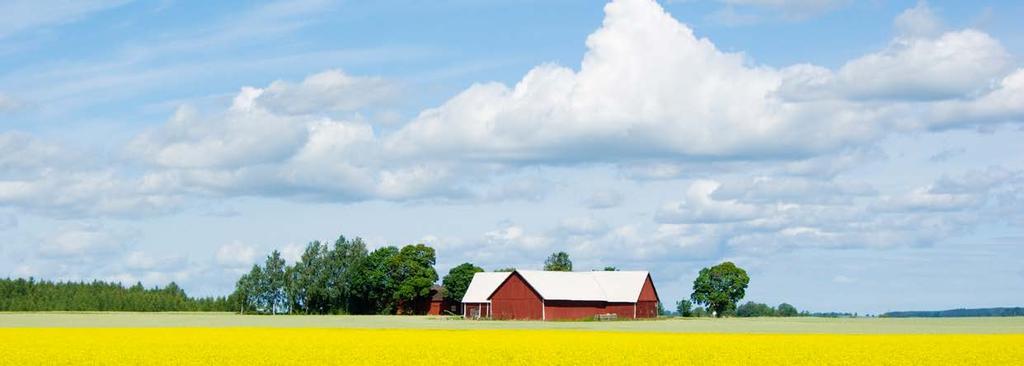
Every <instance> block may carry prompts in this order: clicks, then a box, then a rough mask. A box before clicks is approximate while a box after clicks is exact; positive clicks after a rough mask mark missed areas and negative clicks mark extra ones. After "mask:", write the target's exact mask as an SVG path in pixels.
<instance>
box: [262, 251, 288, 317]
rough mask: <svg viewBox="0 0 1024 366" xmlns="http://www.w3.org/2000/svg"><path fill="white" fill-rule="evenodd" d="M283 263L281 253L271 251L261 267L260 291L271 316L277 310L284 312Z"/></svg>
mask: <svg viewBox="0 0 1024 366" xmlns="http://www.w3.org/2000/svg"><path fill="white" fill-rule="evenodd" d="M285 278H286V277H285V261H284V258H282V257H281V252H279V251H276V250H275V251H273V252H271V253H270V255H269V256H267V261H266V263H265V264H264V266H263V281H262V285H263V286H262V289H261V290H262V291H261V294H262V295H263V302H264V304H266V306H267V308H268V309H269V310H270V313H271V314H277V312H278V310H286V309H285V308H286V304H285Z"/></svg>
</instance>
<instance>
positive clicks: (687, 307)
mask: <svg viewBox="0 0 1024 366" xmlns="http://www.w3.org/2000/svg"><path fill="white" fill-rule="evenodd" d="M676 313H678V314H679V316H682V317H689V316H692V315H693V303H692V302H690V300H686V299H682V300H679V302H676Z"/></svg>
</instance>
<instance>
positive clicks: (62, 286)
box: [0, 278, 235, 311]
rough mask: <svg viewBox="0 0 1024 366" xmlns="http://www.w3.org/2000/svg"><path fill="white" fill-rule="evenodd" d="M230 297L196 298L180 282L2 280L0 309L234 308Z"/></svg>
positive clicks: (157, 309) (197, 309)
mask: <svg viewBox="0 0 1024 366" xmlns="http://www.w3.org/2000/svg"><path fill="white" fill-rule="evenodd" d="M233 302H234V299H232V298H230V297H202V298H192V297H189V296H188V295H186V294H185V290H183V289H181V287H179V286H178V285H177V284H176V283H174V282H171V283H170V284H168V285H167V286H165V287H163V288H160V287H153V288H148V289H147V288H144V287H143V286H142V283H136V284H135V285H133V286H131V287H124V286H123V285H121V284H120V283H108V282H102V281H93V282H51V281H37V280H36V279H34V278H29V279H22V278H18V279H9V278H8V279H0V311H232V309H234V308H235V307H234V306H233Z"/></svg>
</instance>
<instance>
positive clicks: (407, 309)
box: [396, 285, 459, 315]
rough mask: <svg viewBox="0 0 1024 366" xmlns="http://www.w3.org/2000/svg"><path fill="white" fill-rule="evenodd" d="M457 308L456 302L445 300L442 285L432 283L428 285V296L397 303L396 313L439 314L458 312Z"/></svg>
mask: <svg viewBox="0 0 1024 366" xmlns="http://www.w3.org/2000/svg"><path fill="white" fill-rule="evenodd" d="M458 310H459V306H458V304H452V303H450V302H449V301H446V300H445V298H444V287H443V286H441V285H434V286H431V287H430V295H429V296H427V297H425V298H423V299H420V300H417V301H414V302H411V303H399V304H398V310H397V311H396V313H398V314H427V315H441V314H445V313H446V312H450V313H453V314H454V313H458Z"/></svg>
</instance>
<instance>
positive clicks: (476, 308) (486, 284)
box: [462, 272, 512, 319]
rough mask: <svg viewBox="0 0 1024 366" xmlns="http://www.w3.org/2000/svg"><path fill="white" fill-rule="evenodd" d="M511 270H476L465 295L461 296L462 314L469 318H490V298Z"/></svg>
mask: <svg viewBox="0 0 1024 366" xmlns="http://www.w3.org/2000/svg"><path fill="white" fill-rule="evenodd" d="M510 274H512V273H511V272H477V273H476V274H474V275H473V280H472V281H470V282H469V288H467V289H466V295H465V296H463V297H462V314H463V315H464V316H465V317H467V318H471V319H478V318H490V317H491V300H490V299H489V298H490V296H491V294H492V293H494V290H495V289H497V288H498V285H501V283H502V282H504V281H505V279H506V278H508V276H509V275H510Z"/></svg>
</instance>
